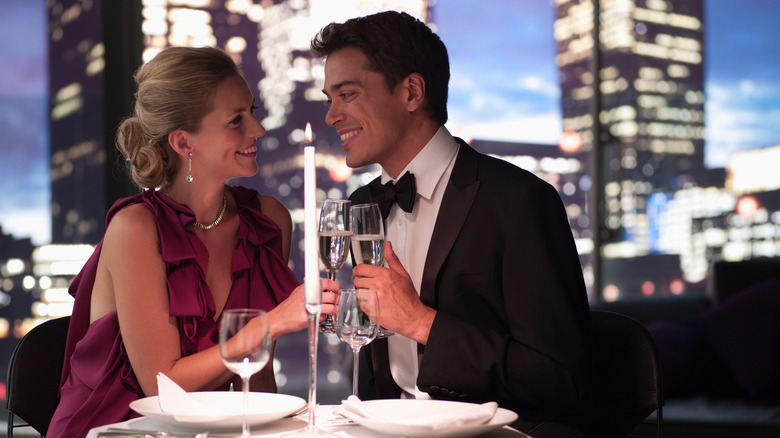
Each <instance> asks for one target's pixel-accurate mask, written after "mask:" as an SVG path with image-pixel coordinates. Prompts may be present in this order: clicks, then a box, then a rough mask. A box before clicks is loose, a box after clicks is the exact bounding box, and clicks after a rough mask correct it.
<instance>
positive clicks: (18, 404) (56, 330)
mask: <svg viewBox="0 0 780 438" xmlns="http://www.w3.org/2000/svg"><path fill="white" fill-rule="evenodd" d="M69 323H70V316H66V317H62V318H57V319H52V320H49V321H46V322H44V323H43V324H40V325H38V326H37V327H35V328H33V329H32V330H30V332H29V333H27V334H26V335H25V336H24V337H23V338H22V339H21V340H20V341H19V344H17V345H16V348H15V349H14V352H13V354H12V355H11V360H10V362H9V363H8V379H7V386H6V406H7V407H8V438H13V436H14V429H15V428H17V427H28V426H31V427H33V428H34V429H35V430H36V431H37V432H38V433H40V434H41V436H42V437H43V436H45V435H46V432H47V431H48V430H49V422H50V421H51V417H52V416H53V415H54V410H55V409H56V408H57V404H58V403H59V401H60V398H59V394H58V392H59V386H60V376H61V374H62V361H63V356H64V355H65V339H66V337H67V335H68V324H69ZM17 420H22V422H19V423H18V424H17Z"/></svg>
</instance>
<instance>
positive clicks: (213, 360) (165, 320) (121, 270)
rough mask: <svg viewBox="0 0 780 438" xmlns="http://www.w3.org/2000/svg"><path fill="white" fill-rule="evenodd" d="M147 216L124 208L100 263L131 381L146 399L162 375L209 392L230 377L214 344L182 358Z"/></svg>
mask: <svg viewBox="0 0 780 438" xmlns="http://www.w3.org/2000/svg"><path fill="white" fill-rule="evenodd" d="M157 242H158V235H157V228H156V225H155V222H154V218H153V216H152V213H151V212H150V211H149V210H148V209H147V208H146V207H144V206H142V205H133V206H129V207H127V208H125V209H123V210H122V211H120V212H118V213H117V214H116V215H115V216H114V218H113V219H112V220H111V222H110V224H109V226H108V229H107V230H106V235H105V238H104V243H103V251H102V254H101V260H100V263H101V264H102V265H103V267H104V268H105V270H106V271H107V273H108V275H109V276H110V283H111V285H112V286H113V292H114V299H115V301H116V309H117V315H118V318H119V327H120V330H121V332H122V339H123V342H124V344H125V348H126V349H127V355H128V357H129V358H130V363H131V365H132V367H133V371H134V372H135V375H136V378H137V379H138V382H139V383H140V385H141V388H142V389H143V391H144V393H145V394H146V395H147V396H150V395H154V394H157V373H158V372H163V373H165V374H166V375H168V376H169V377H170V378H171V379H173V380H174V381H175V382H176V383H178V384H179V385H180V386H181V387H182V388H184V389H185V390H187V391H198V390H207V389H213V388H215V387H217V386H218V385H220V384H222V383H223V382H225V381H226V380H228V379H229V378H230V377H231V375H232V373H231V372H230V371H228V370H227V369H226V368H225V366H224V365H223V364H222V359H221V357H220V354H219V346H214V347H211V348H209V349H206V350H203V351H201V352H198V353H196V354H193V355H190V356H187V357H182V356H181V346H180V338H179V331H178V328H177V324H176V319H175V318H173V317H171V316H169V305H170V303H169V297H168V289H167V275H166V272H165V264H164V262H163V261H162V256H161V255H160V252H159V250H158V247H157Z"/></svg>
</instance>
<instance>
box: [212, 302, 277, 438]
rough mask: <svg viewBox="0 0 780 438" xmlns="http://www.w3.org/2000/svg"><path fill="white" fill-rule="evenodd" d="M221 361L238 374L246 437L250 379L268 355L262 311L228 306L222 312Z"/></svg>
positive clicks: (245, 435)
mask: <svg viewBox="0 0 780 438" xmlns="http://www.w3.org/2000/svg"><path fill="white" fill-rule="evenodd" d="M219 352H220V354H221V356H222V363H224V364H225V367H227V369H229V370H230V371H232V372H234V373H236V374H238V375H239V376H241V380H242V389H243V414H244V420H243V422H242V428H241V430H242V432H241V437H242V438H249V437H250V436H251V434H250V433H249V424H248V422H247V410H248V409H249V378H250V377H252V375H253V374H255V373H257V372H259V371H260V370H262V369H263V368H264V367H265V365H266V364H267V363H268V360H269V359H270V358H271V333H270V331H269V327H268V315H267V314H266V313H265V311H264V310H257V309H230V310H225V311H224V312H223V313H222V322H221V324H220V329H219Z"/></svg>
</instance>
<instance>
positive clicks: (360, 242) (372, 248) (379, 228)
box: [352, 203, 393, 338]
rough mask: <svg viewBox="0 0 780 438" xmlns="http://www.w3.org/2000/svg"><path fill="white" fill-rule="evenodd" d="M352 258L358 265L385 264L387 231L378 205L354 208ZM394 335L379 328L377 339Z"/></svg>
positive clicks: (361, 205) (355, 206)
mask: <svg viewBox="0 0 780 438" xmlns="http://www.w3.org/2000/svg"><path fill="white" fill-rule="evenodd" d="M352 256H353V257H354V258H355V263H358V264H360V263H366V264H369V265H374V266H382V265H383V264H384V262H385V229H384V220H383V219H382V213H381V212H380V210H379V205H378V204H375V203H371V204H358V205H354V206H352ZM392 334H393V332H391V331H390V330H388V329H386V328H384V327H379V334H378V335H377V338H386V337H388V336H390V335H392Z"/></svg>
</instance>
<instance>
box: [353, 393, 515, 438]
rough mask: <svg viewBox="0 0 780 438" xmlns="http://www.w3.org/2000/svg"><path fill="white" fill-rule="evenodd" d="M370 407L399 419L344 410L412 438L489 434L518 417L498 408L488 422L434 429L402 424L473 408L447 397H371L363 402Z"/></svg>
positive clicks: (364, 422) (372, 426)
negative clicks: (379, 398)
mask: <svg viewBox="0 0 780 438" xmlns="http://www.w3.org/2000/svg"><path fill="white" fill-rule="evenodd" d="M362 403H363V404H364V405H365V406H366V408H369V409H371V410H372V411H375V412H377V413H380V414H381V415H382V416H383V417H385V418H389V419H393V420H394V419H398V421H399V422H398V423H396V422H383V421H376V420H371V419H367V418H364V417H361V416H359V415H354V414H350V413H348V412H343V410H342V414H343V415H344V416H346V417H348V418H349V419H351V420H353V421H354V422H356V423H358V424H360V425H361V426H363V427H365V428H368V429H371V430H374V431H377V432H382V433H388V434H392V435H404V436H408V437H459V436H474V435H480V434H483V433H486V432H488V431H490V430H493V429H498V428H500V427H503V426H506V425H507V424H510V423H512V422H513V421H515V420H517V414H516V413H514V412H512V411H510V410H508V409H503V408H498V410H497V411H496V415H494V416H493V418H492V419H491V420H490V421H489V422H488V423H484V424H475V425H472V426H453V427H440V428H434V427H433V426H427V425H425V426H424V425H407V424H402V423H401V422H402V421H403V419H404V418H409V417H423V416H428V415H440V414H452V413H457V412H458V410H463V409H470V408H471V406H470V404H469V403H462V402H454V401H444V400H367V401H364V402H362Z"/></svg>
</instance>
